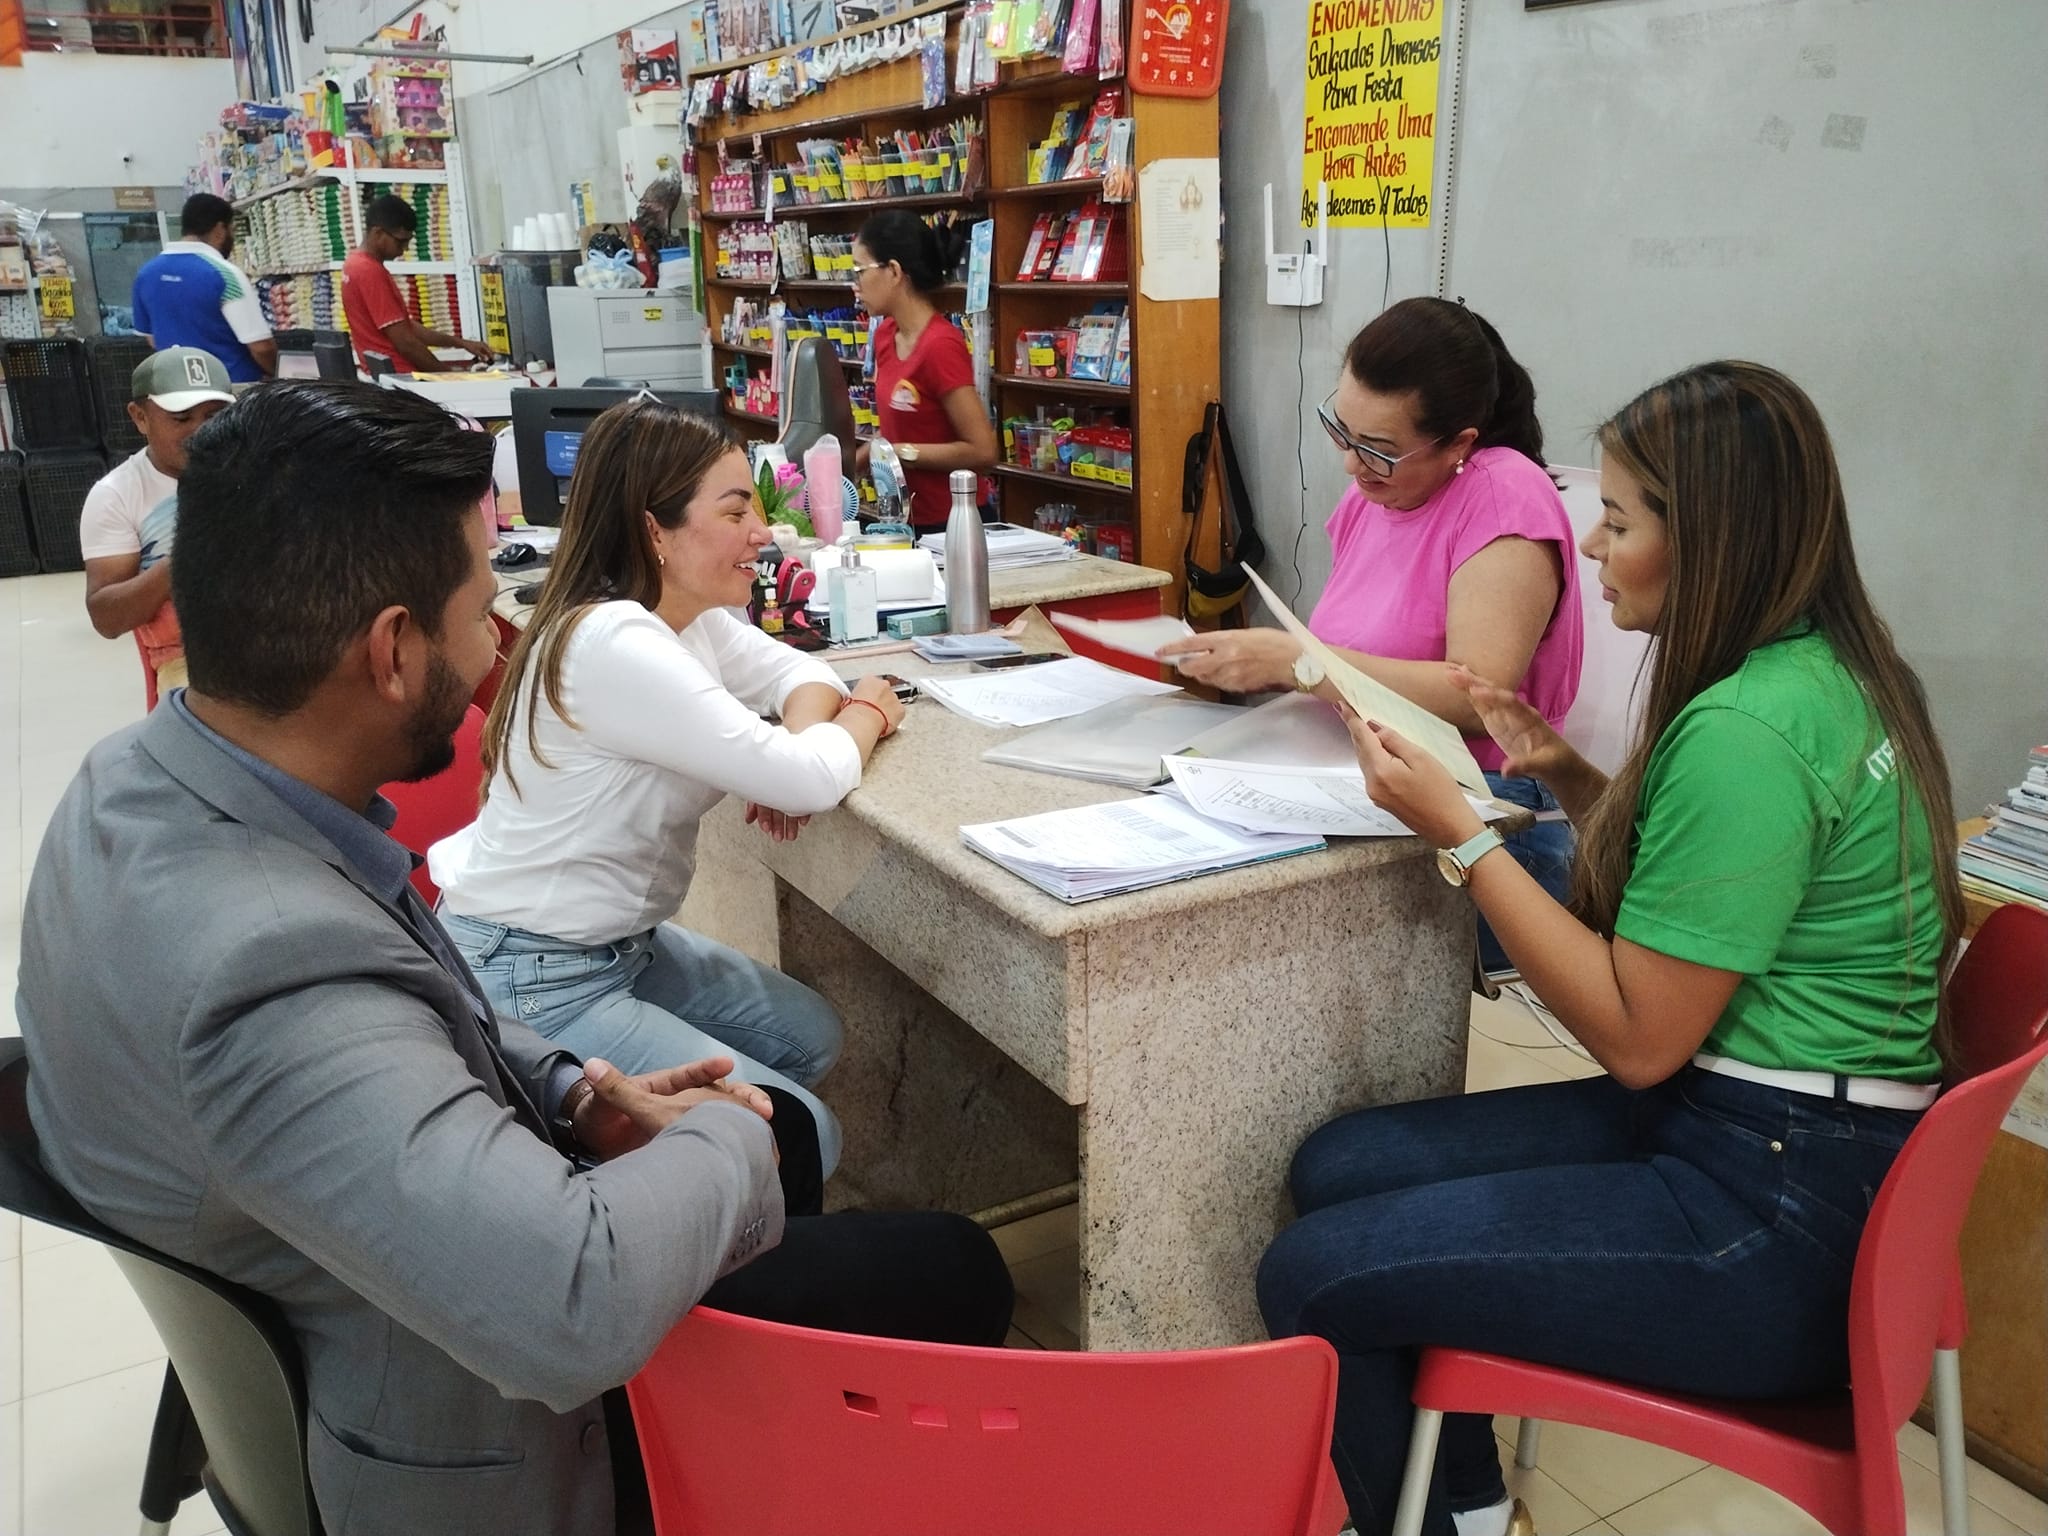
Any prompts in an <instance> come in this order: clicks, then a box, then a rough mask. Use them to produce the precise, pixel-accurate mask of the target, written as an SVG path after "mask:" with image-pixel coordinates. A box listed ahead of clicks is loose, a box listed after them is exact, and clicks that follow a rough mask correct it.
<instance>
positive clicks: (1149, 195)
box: [1138, 159, 1223, 303]
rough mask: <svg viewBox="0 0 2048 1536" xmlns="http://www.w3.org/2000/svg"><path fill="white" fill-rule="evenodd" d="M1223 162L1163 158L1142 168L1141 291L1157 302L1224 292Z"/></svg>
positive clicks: (1139, 244)
mask: <svg viewBox="0 0 2048 1536" xmlns="http://www.w3.org/2000/svg"><path fill="white" fill-rule="evenodd" d="M1221 166H1222V162H1221V161H1218V160H1214V159H1208V160H1181V159H1161V160H1154V161H1153V162H1152V163H1151V164H1150V165H1148V166H1146V167H1145V168H1144V169H1143V170H1142V171H1140V172H1138V204H1139V217H1138V290H1139V292H1141V293H1143V294H1144V295H1145V297H1146V298H1148V299H1150V300H1152V301H1153V302H1154V303H1171V302H1173V301H1174V300H1176V299H1213V298H1215V297H1216V296H1217V295H1218V294H1219V293H1221V292H1222V275H1221V274H1222V264H1223V196H1222V186H1221V180H1222V178H1221Z"/></svg>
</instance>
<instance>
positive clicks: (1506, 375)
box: [870, 247, 1543, 464]
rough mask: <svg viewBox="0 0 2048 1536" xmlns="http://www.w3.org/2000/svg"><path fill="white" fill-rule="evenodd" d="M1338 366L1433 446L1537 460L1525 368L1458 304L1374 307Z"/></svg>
mask: <svg viewBox="0 0 2048 1536" xmlns="http://www.w3.org/2000/svg"><path fill="white" fill-rule="evenodd" d="M870 249H872V247H870ZM1344 367H1345V369H1346V370H1347V371H1348V372H1349V373H1350V375H1351V377H1353V378H1354V379H1356V380H1358V382H1359V383H1361V384H1363V385H1364V386H1365V387H1366V388H1367V389H1369V390H1372V391H1373V392H1374V393H1375V394H1381V395H1409V394H1412V395H1413V396H1414V397H1415V425H1416V426H1417V427H1419V428H1420V429H1421V430H1422V431H1423V432H1425V433H1427V434H1428V435H1429V436H1430V437H1431V438H1433V439H1434V440H1436V441H1437V442H1442V441H1443V440H1444V439H1446V438H1449V437H1455V436H1457V434H1458V433H1460V432H1462V431H1464V430H1465V429H1466V428H1467V427H1476V428H1477V429H1478V431H1479V438H1478V441H1477V442H1475V443H1474V444H1473V447H1475V448H1512V449H1514V450H1515V451H1516V452H1517V453H1520V454H1523V455H1525V456H1526V457H1528V458H1531V459H1534V460H1535V461H1536V462H1537V463H1538V464H1541V463H1542V462H1543V428H1542V427H1541V426H1540V425H1539V424H1538V423H1537V420H1536V386H1535V384H1533V383H1532V382H1531V381H1530V378H1529V371H1528V369H1526V368H1524V367H1523V366H1522V365H1521V364H1520V363H1518V362H1516V361H1515V360H1514V358H1513V357H1512V356H1511V355H1510V354H1509V352H1508V349H1507V346H1506V344H1505V343H1504V342H1502V341H1501V339H1500V332H1498V331H1496V330H1495V329H1494V328H1493V327H1492V326H1491V325H1489V324H1487V323H1486V321H1485V320H1483V319H1482V318H1480V316H1478V315H1476V314H1474V313H1473V312H1472V311H1471V310H1469V309H1467V308H1466V307H1465V306H1464V305H1462V304H1453V303H1452V302H1451V301H1450V300H1448V299H1426V298H1416V299H1403V300H1402V301H1401V302H1400V303H1398V304H1395V305H1392V306H1390V307H1389V308H1387V309H1384V310H1382V311H1381V312H1380V313H1379V315H1378V316H1377V317H1376V318H1374V319H1373V320H1372V321H1371V322H1370V323H1369V324H1367V326H1366V327H1365V329H1364V330H1362V331H1360V332H1359V333H1358V334H1357V335H1356V336H1354V337H1352V338H1351V345H1350V346H1348V347H1346V348H1345V349H1344Z"/></svg>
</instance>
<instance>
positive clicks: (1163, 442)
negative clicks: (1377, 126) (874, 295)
mask: <svg viewBox="0 0 2048 1536" xmlns="http://www.w3.org/2000/svg"><path fill="white" fill-rule="evenodd" d="M927 9H945V10H947V11H948V13H949V37H948V47H949V50H950V49H951V47H952V46H953V44H954V43H955V42H956V41H957V33H958V21H959V8H958V7H957V6H951V7H942V6H932V7H927ZM732 67H734V66H733V65H731V64H724V65H713V66H707V67H705V68H704V69H701V70H699V71H696V72H695V73H720V72H723V71H725V70H728V69H731V68H732ZM949 75H950V65H949ZM1111 85H1114V86H1117V87H1118V88H1119V89H1122V90H1123V100H1122V105H1121V111H1122V112H1123V113H1125V114H1126V115H1128V116H1130V117H1132V118H1133V119H1135V121H1136V125H1137V134H1136V159H1137V164H1138V167H1139V168H1141V169H1142V167H1143V166H1144V165H1145V164H1146V163H1147V162H1149V161H1151V160H1154V159H1158V158H1160V157H1162V156H1174V157H1179V156H1213V155H1215V154H1216V153H1217V146H1218V127H1217V103H1216V100H1215V98H1213V97H1211V98H1209V99H1206V100H1200V101H1189V100H1183V99H1179V98H1169V97H1155V96H1140V95H1135V94H1133V93H1131V92H1130V91H1129V90H1128V89H1124V88H1123V82H1122V81H1121V80H1098V79H1097V78H1095V77H1094V76H1092V75H1083V76H1069V75H1066V74H1064V73H1062V72H1061V71H1060V69H1059V67H1058V61H1057V60H1050V59H1035V60H1026V61H1024V62H1023V63H1021V64H1018V65H1005V66H1004V69H1003V78H1002V80H1001V82H1000V83H999V84H998V85H997V87H996V88H995V89H994V90H993V91H990V92H986V93H982V94H980V95H976V96H972V97H962V98H956V99H953V100H951V101H948V102H946V103H944V104H943V105H941V106H936V107H927V106H925V105H924V101H923V91H922V80H921V74H920V66H919V63H918V61H917V60H916V59H915V58H911V59H903V60H898V61H896V62H894V63H891V64H886V65H883V66H881V67H880V68H876V69H869V70H863V71H860V72H859V73H857V74H851V75H845V76H842V77H840V78H839V79H836V80H834V81H832V82H831V83H830V84H829V85H827V86H826V87H825V89H824V90H822V91H820V92H818V93H816V94H814V95H811V96H808V97H806V98H804V99H803V100H801V101H799V102H796V103H794V104H793V105H792V106H790V107H787V108H784V109H781V110H779V111H773V112H763V113H754V114H749V115H747V116H745V117H740V118H727V119H721V120H717V121H713V122H708V123H705V124H703V125H702V126H701V127H700V128H699V129H698V130H697V134H696V139H697V143H698V146H699V155H700V163H699V166H698V185H699V186H700V188H702V189H703V190H702V193H701V198H702V202H701V205H700V210H699V211H700V215H701V222H702V224H703V226H704V230H705V240H704V242H703V247H702V248H703V249H704V251H705V260H706V263H707V270H708V269H709V265H710V262H711V250H712V244H711V242H712V241H713V239H714V238H715V236H716V234H717V233H718V231H719V230H720V229H721V228H722V227H723V226H725V225H728V224H731V223H734V222H739V221H743V220H748V219H760V218H763V217H765V215H764V214H763V213H761V212H760V211H759V210H748V211H745V212H715V211H713V210H712V209H711V207H710V196H709V188H710V183H711V177H712V176H713V175H714V174H715V172H716V160H717V155H718V151H719V148H720V147H721V146H722V147H724V148H725V149H726V151H727V152H728V153H731V154H733V155H734V156H735V157H740V156H758V157H760V158H764V159H766V160H768V161H769V162H771V163H786V162H793V161H795V160H797V159H798V158H799V157H798V155H797V153H796V142H797V141H798V140H799V139H805V138H813V137H832V138H854V137H859V138H865V139H873V138H875V137H876V136H877V135H879V134H884V133H888V132H890V131H893V130H895V129H899V128H903V127H907V126H919V125H922V124H924V123H926V122H933V121H940V120H947V119H953V118H959V117H966V116H973V117H975V118H978V119H979V121H980V126H981V128H982V133H983V141H984V151H985V153H984V156H983V160H984V165H985V172H986V174H985V180H986V182H987V185H986V186H985V187H983V188H981V189H978V190H977V191H976V192H975V193H973V194H972V195H967V194H958V195H955V194H945V195H931V194H909V195H899V196H893V197H879V198H868V199H864V200H857V201H849V202H839V203H811V204H790V205H786V206H784V207H779V208H777V209H776V210H775V217H776V219H777V220H781V219H785V218H800V219H803V220H805V221H807V222H809V223H810V224H811V225H812V232H813V233H818V232H821V231H829V232H837V231H841V230H843V231H845V232H848V233H851V232H852V231H853V230H855V229H857V228H858V227H859V223H860V220H861V219H862V218H864V217H865V216H866V215H868V214H870V213H873V212H876V211H878V210H880V209H883V208H890V207H898V208H914V209H937V208H949V207H950V208H961V209H985V210H986V211H987V216H988V217H989V218H990V219H992V220H993V221H994V224H995V238H994V245H993V256H994V260H993V264H992V276H993V279H994V281H993V282H992V283H991V292H990V308H991V310H992V315H991V327H990V335H991V344H992V348H993V353H994V356H993V358H992V360H991V361H992V363H993V367H992V369H991V378H990V394H991V396H992V399H991V401H990V406H991V409H992V411H993V413H994V414H995V417H996V419H997V421H998V423H1000V422H1001V421H1002V419H1004V418H1005V417H1007V416H1010V415H1025V416H1029V415H1031V414H1033V413H1034V412H1035V411H1036V410H1037V409H1038V408H1039V407H1040V406H1049V405H1051V404H1053V403H1054V402H1059V401H1065V402H1068V403H1071V404H1072V405H1074V406H1075V407H1077V408H1084V409H1089V410H1093V411H1102V410H1107V411H1110V412H1113V413H1114V416H1115V419H1117V420H1119V421H1120V422H1123V423H1127V424H1128V425H1129V426H1130V428H1131V431H1132V436H1133V464H1134V469H1133V483H1132V485H1131V486H1129V487H1124V486H1120V485H1116V484H1113V483H1111V482H1107V481H1099V480H1090V479H1085V478H1082V477H1079V476H1073V475H1063V474H1053V473H1048V472H1045V471H1042V470H1036V469H1028V468H1025V467H1023V466H1021V465H1013V464H1001V465H998V466H997V467H996V471H995V482H996V487H997V496H998V504H999V506H1000V508H1001V511H1002V513H1003V516H1004V517H1005V518H1007V519H1009V520H1010V521H1012V522H1020V523H1028V522H1030V521H1031V519H1032V515H1033V513H1034V512H1035V511H1036V510H1037V509H1038V508H1039V507H1040V506H1042V505H1045V504H1046V503H1048V502H1072V503H1074V504H1075V505H1076V506H1078V507H1080V508H1081V509H1082V515H1083V516H1084V517H1087V518H1096V519H1102V520H1109V519H1116V520H1125V521H1129V522H1131V523H1132V524H1134V525H1135V530H1136V534H1137V554H1138V560H1139V561H1140V562H1141V563H1142V564H1145V565H1149V566H1152V567H1154V568H1156V569H1159V570H1164V571H1169V572H1172V573H1174V577H1175V586H1174V592H1173V595H1172V597H1171V598H1170V599H1169V601H1170V602H1172V603H1173V604H1174V605H1175V607H1176V608H1177V607H1178V604H1179V600H1180V587H1181V581H1182V578H1181V576H1180V570H1181V550H1182V546H1183V544H1184V542H1185V525H1184V519H1183V515H1182V512H1181V485H1180V478H1181V466H1182V461H1183V458H1184V456H1185V454H1184V450H1185V447H1186V444H1187V440H1188V438H1189V437H1191V436H1193V435H1194V433H1195V432H1197V431H1198V430H1200V428H1201V424H1202V413H1203V411H1204V409H1205V408H1206V407H1207V405H1208V403H1209V402H1210V401H1212V400H1214V399H1216V398H1218V395H1219V392H1220V388H1221V385H1220V379H1219V368H1220V362H1219V354H1220V344H1221V327H1220V306H1219V305H1218V303H1217V302H1216V301H1215V300H1191V301H1181V302H1175V303H1155V302H1154V301H1152V300H1149V299H1147V298H1145V297H1144V296H1143V294H1142V293H1140V291H1139V287H1138V274H1139V253H1140V250H1141V239H1142V229H1141V225H1140V215H1139V209H1138V207H1137V205H1136V204H1126V205H1124V239H1125V243H1126V246H1127V250H1128V269H1129V273H1130V276H1129V279H1128V280H1127V281H1123V282H1092V283H1055V282H1018V281H1015V274H1016V271H1017V267H1018V263H1019V262H1020V260H1021V259H1022V256H1023V252H1024V246H1025V244H1026V242H1027V240H1028V239H1029V235H1030V231H1031V226H1032V223H1033V221H1034V220H1035V219H1036V218H1037V217H1038V215H1039V214H1040V213H1041V212H1044V211H1046V210H1049V209H1052V210H1057V209H1063V208H1068V207H1078V206H1079V205H1081V204H1082V203H1084V202H1086V201H1088V200H1090V199H1096V198H1100V196H1101V194H1102V183H1101V180H1100V179H1099V178H1088V179H1085V180H1075V181H1057V182H1048V183H1031V182H1027V181H1026V180H1025V174H1026V165H1027V160H1028V155H1029V150H1030V147H1031V146H1032V145H1033V144H1036V143H1037V142H1038V141H1039V140H1041V139H1042V138H1043V137H1044V136H1045V133H1046V130H1047V128H1048V126H1049V125H1050V123H1051V121H1052V117H1053V112H1054V110H1055V109H1056V108H1057V107H1058V106H1059V105H1061V104H1062V103H1065V102H1069V101H1079V102H1081V103H1083V104H1084V105H1086V104H1087V103H1089V102H1091V101H1093V99H1094V98H1095V96H1096V95H1097V94H1098V93H1099V92H1100V91H1102V90H1103V89H1104V88H1106V87H1108V86H1111ZM770 292H775V293H781V294H786V295H788V296H789V297H790V299H791V300H792V302H793V304H795V305H798V306H801V307H805V308H813V307H829V306H821V305H819V304H818V303H817V302H816V300H817V298H818V296H820V295H830V296H831V297H832V298H835V299H838V300H840V301H842V302H843V301H844V300H845V299H846V298H847V297H848V296H849V293H850V290H849V288H848V285H847V284H846V283H844V282H830V283H826V282H819V281H816V280H806V281H788V280H785V281H782V282H779V283H775V284H771V283H768V282H765V281H748V280H734V279H721V278H707V280H706V283H705V307H706V311H707V313H706V315H705V323H706V326H707V328H708V330H709V332H710V334H711V335H712V336H713V337H716V336H717V335H718V334H719V333H720V330H721V326H722V323H723V321H724V320H725V318H726V316H727V315H728V314H730V313H731V309H732V304H733V300H734V298H735V297H736V296H739V295H750V296H751V295H757V294H767V293H770ZM936 297H937V300H938V303H939V305H940V308H941V309H942V310H947V311H952V310H957V309H959V308H961V307H962V306H963V304H964V302H965V293H964V290H963V289H962V288H961V286H960V285H958V284H954V285H950V286H949V287H948V289H946V290H944V291H942V292H941V293H940V294H938V295H937V296H936ZM1113 299H1120V300H1122V301H1123V303H1124V305H1125V307H1126V312H1127V313H1128V314H1129V315H1130V316H1131V382H1130V384H1129V385H1128V386H1123V385H1110V384H1107V383H1099V382H1095V381H1090V380H1078V379H1044V378H1036V377H1029V376H1023V375H1019V374H1016V373H1014V372H1013V371H1012V369H1013V364H1012V357H1013V351H1014V344H1015V339H1016V336H1017V333H1018V332H1019V331H1020V330H1026V329H1044V328H1052V327H1057V326H1060V325H1064V324H1065V323H1066V322H1067V321H1068V320H1069V319H1071V318H1073V317H1075V316H1077V315H1079V314H1082V313H1085V312H1087V311H1088V310H1090V309H1092V308H1093V307H1095V306H1096V305H1098V304H1099V303H1101V302H1102V301H1104V300H1113ZM713 345H714V348H715V351H716V352H717V353H718V354H719V356H720V359H721V366H722V365H723V363H725V362H730V361H732V360H734V359H737V358H745V359H749V360H754V359H759V360H761V361H762V362H764V363H765V362H766V360H767V356H768V354H767V350H766V349H765V348H762V347H758V346H727V345H725V344H723V343H717V342H714V343H713ZM843 361H844V360H843ZM851 366H854V365H852V364H850V363H849V367H851ZM757 371H758V370H757ZM730 415H731V416H732V418H733V419H734V420H735V421H736V422H738V423H739V425H740V427H741V429H742V430H744V431H748V432H750V433H759V432H764V431H766V430H769V429H770V428H771V426H772V424H771V423H770V422H768V421H767V420H766V419H765V418H764V417H759V416H756V415H754V414H753V413H751V412H742V411H740V410H739V409H737V408H734V409H732V410H731V412H730ZM1210 553H1211V556H1212V557H1213V551H1211V552H1210Z"/></svg>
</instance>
